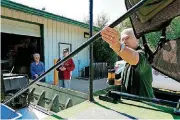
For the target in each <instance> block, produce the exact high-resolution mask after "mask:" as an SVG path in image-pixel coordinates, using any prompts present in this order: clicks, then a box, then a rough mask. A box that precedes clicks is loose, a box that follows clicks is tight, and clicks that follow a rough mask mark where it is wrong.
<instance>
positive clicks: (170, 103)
mask: <svg viewBox="0 0 180 120" xmlns="http://www.w3.org/2000/svg"><path fill="white" fill-rule="evenodd" d="M110 95H112V96H113V95H119V96H120V97H123V98H126V99H131V100H136V101H147V102H152V103H156V104H162V105H168V106H170V107H176V106H177V103H178V102H173V101H168V100H162V99H157V98H147V97H142V96H138V95H132V94H128V93H123V92H118V91H110Z"/></svg>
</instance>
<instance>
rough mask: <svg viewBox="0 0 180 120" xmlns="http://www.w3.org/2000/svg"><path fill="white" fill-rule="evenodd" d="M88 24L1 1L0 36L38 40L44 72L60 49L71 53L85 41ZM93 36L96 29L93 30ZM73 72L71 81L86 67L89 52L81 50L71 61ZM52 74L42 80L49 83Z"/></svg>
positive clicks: (51, 79) (59, 52)
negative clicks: (4, 34)
mask: <svg viewBox="0 0 180 120" xmlns="http://www.w3.org/2000/svg"><path fill="white" fill-rule="evenodd" d="M88 29H89V26H88V24H85V23H82V22H79V21H76V20H72V19H69V18H65V17H62V16H58V15H55V14H52V13H48V12H46V11H42V10H38V9H35V8H31V7H28V6H25V5H22V4H18V3H15V2H12V1H9V0H2V1H1V34H3V33H8V34H15V35H24V36H31V37H35V38H36V39H38V41H39V44H40V47H41V48H40V52H41V56H42V58H43V62H44V63H45V69H46V70H47V69H49V68H50V67H51V66H52V65H53V64H54V59H55V58H59V57H61V56H62V49H63V48H65V47H69V48H70V50H71V51H73V50H74V49H76V48H77V47H78V46H80V45H81V44H82V43H84V42H85V41H86V40H87V37H85V36H86V35H87V33H88V32H89V30H88ZM93 29H94V32H97V31H98V30H99V28H97V27H94V28H93ZM73 60H74V62H75V65H76V68H75V70H74V71H73V73H72V77H78V76H79V75H80V72H79V71H80V70H81V69H82V68H84V67H85V66H88V65H89V49H88V48H85V49H84V50H83V51H81V52H80V53H79V54H77V55H76V56H75V57H73ZM53 75H54V74H53V71H52V72H51V73H50V74H49V75H48V76H47V77H46V81H47V82H51V81H53V79H54V78H53Z"/></svg>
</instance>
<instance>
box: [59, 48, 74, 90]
mask: <svg viewBox="0 0 180 120" xmlns="http://www.w3.org/2000/svg"><path fill="white" fill-rule="evenodd" d="M68 54H69V49H68V48H66V49H63V57H66V56H68ZM60 60H61V59H60V58H59V59H58V61H57V62H59V61H60ZM74 68H75V65H74V61H73V59H72V58H70V59H69V60H67V61H66V62H65V63H63V65H61V66H60V67H59V68H57V69H56V70H57V71H58V76H59V83H58V86H59V87H63V88H70V84H71V72H72V71H73V70H74Z"/></svg>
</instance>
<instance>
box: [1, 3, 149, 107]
mask: <svg viewBox="0 0 180 120" xmlns="http://www.w3.org/2000/svg"><path fill="white" fill-rule="evenodd" d="M146 1H147V0H141V1H140V2H138V3H137V4H136V5H134V6H133V7H132V8H130V9H129V10H128V11H127V12H126V13H125V14H124V15H122V16H121V17H120V18H118V19H117V20H116V21H114V22H113V23H111V24H110V25H109V27H111V28H113V27H115V26H116V25H118V24H119V23H120V22H122V21H123V20H125V19H126V18H128V17H129V16H131V15H132V14H133V13H134V12H136V11H137V10H138V9H139V8H140V7H141V6H142V5H143V4H144V3H145V2H146ZM100 33H101V31H99V32H97V33H96V34H95V35H93V36H92V37H91V38H89V40H88V41H86V42H85V43H83V44H82V45H81V46H80V47H79V48H77V49H76V50H74V51H73V52H72V53H70V54H69V55H68V56H67V57H65V58H63V59H62V60H60V61H59V62H58V63H57V64H56V65H54V66H52V67H51V68H50V69H48V70H47V71H45V72H44V73H43V74H41V75H40V76H39V77H38V78H36V79H35V80H34V81H32V82H31V83H29V84H28V85H26V86H25V87H23V88H22V89H21V90H19V91H18V92H17V93H16V94H15V95H14V96H12V97H11V98H9V99H8V100H7V101H5V102H4V104H7V103H9V102H10V101H11V100H13V99H14V98H16V97H17V96H19V95H20V94H22V93H23V92H25V91H26V90H27V89H29V87H30V86H31V85H33V84H34V83H36V82H37V81H40V80H41V79H43V78H44V77H45V76H46V75H47V74H48V73H49V72H51V71H52V70H54V69H56V68H58V67H59V66H60V65H62V64H63V63H64V62H66V61H67V60H68V59H70V58H72V57H73V56H75V55H76V54H77V53H79V52H80V51H81V50H83V49H84V48H85V47H87V46H88V45H89V44H91V43H93V42H94V41H95V40H97V39H98V38H99V37H101V35H100Z"/></svg>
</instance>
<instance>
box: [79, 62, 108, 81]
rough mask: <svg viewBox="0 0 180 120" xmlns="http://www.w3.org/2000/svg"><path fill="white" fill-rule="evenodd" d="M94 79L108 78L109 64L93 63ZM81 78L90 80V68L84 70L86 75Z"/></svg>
mask: <svg viewBox="0 0 180 120" xmlns="http://www.w3.org/2000/svg"><path fill="white" fill-rule="evenodd" d="M93 70H94V79H102V78H107V75H108V66H107V63H93ZM81 77H85V78H89V66H87V67H85V68H84V74H82V76H81Z"/></svg>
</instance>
